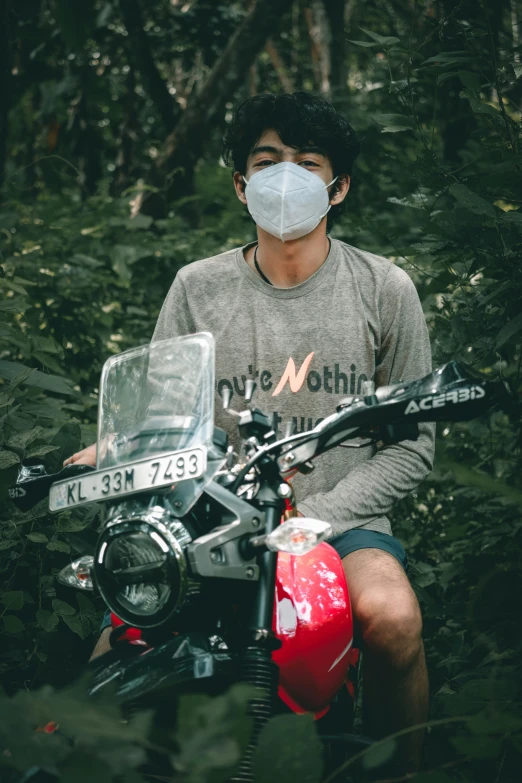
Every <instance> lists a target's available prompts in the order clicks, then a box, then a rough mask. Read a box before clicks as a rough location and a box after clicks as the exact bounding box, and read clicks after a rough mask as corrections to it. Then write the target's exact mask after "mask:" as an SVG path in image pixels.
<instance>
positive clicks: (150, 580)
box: [94, 515, 190, 628]
mask: <svg viewBox="0 0 522 783" xmlns="http://www.w3.org/2000/svg"><path fill="white" fill-rule="evenodd" d="M188 541H190V536H189V535H188V533H187V531H186V530H185V528H184V527H183V525H182V524H181V523H180V522H179V521H177V520H175V521H172V524H169V522H168V521H167V522H165V521H163V520H162V519H161V518H159V519H158V518H157V517H155V516H153V515H145V516H143V517H141V518H133V519H119V520H114V521H113V522H111V524H110V525H108V526H107V527H106V528H105V530H104V531H103V532H102V534H101V536H100V539H99V541H98V545H97V548H96V555H95V559H94V574H95V579H96V584H97V586H98V589H99V591H100V593H101V595H102V597H103V599H104V600H105V602H106V604H107V605H108V606H109V608H110V609H111V610H112V611H113V612H114V614H115V615H117V617H119V618H120V619H121V620H123V621H124V622H125V623H128V624H129V625H133V626H135V627H136V628H155V627H157V626H159V625H163V624H164V623H166V622H167V621H168V620H169V619H170V618H171V617H172V615H173V614H174V612H175V611H176V610H177V609H178V608H179V607H180V606H181V604H182V603H183V599H184V597H185V593H186V589H187V582H188V578H187V564H186V560H185V556H184V554H183V550H182V545H183V544H185V543H188Z"/></svg>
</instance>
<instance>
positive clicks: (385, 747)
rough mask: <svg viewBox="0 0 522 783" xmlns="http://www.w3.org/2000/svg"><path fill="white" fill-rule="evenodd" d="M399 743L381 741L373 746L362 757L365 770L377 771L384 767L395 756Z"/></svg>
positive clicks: (386, 740)
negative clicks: (378, 768) (376, 769)
mask: <svg viewBox="0 0 522 783" xmlns="http://www.w3.org/2000/svg"><path fill="white" fill-rule="evenodd" d="M396 747H397V743H396V741H395V740H388V739H385V740H380V741H379V742H376V743H375V744H374V745H371V746H370V747H369V749H368V750H367V751H366V753H365V754H364V756H363V757H362V764H363V767H364V768H365V769H375V768H376V767H382V765H383V764H386V763H387V762H388V761H390V759H392V758H393V756H394V754H395V749H396Z"/></svg>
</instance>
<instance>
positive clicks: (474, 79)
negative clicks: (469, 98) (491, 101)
mask: <svg viewBox="0 0 522 783" xmlns="http://www.w3.org/2000/svg"><path fill="white" fill-rule="evenodd" d="M457 75H458V77H459V79H460V81H461V82H462V84H463V85H464V87H466V89H468V90H469V91H470V92H472V93H474V95H478V94H479V92H480V76H479V75H478V74H477V73H473V72H472V71H457Z"/></svg>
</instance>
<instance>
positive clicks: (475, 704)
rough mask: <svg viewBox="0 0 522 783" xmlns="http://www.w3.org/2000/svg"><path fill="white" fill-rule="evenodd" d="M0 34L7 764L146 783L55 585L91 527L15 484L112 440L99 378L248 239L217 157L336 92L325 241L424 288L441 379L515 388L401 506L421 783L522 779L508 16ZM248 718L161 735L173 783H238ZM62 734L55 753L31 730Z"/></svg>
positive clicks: (160, 13)
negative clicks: (340, 125) (340, 194)
mask: <svg viewBox="0 0 522 783" xmlns="http://www.w3.org/2000/svg"><path fill="white" fill-rule="evenodd" d="M517 14H518V15H517ZM0 17H1V18H0V29H1V32H0V37H1V41H0V43H1V46H0V50H1V54H0V68H1V75H0V84H1V85H2V92H3V94H4V98H5V99H4V100H3V101H2V102H1V106H0V181H2V182H3V188H2V198H1V204H0V237H1V242H2V246H1V257H0V313H1V319H0V497H1V511H0V519H1V526H0V572H1V577H0V579H1V584H0V589H1V591H2V592H1V593H0V616H1V620H0V638H1V648H2V654H1V656H0V673H1V676H2V681H3V683H4V687H5V691H6V695H5V696H3V697H2V698H1V699H0V724H1V727H0V737H1V745H2V747H3V748H8V749H9V752H8V753H4V754H3V755H2V756H0V765H4V768H5V774H6V775H12V778H8V779H9V780H10V779H12V780H16V779H17V777H16V774H17V772H16V771H23V770H25V769H27V767H28V766H31V765H32V764H36V765H40V766H45V765H46V764H47V765H48V766H49V768H56V769H59V770H60V774H61V776H62V779H63V780H69V779H72V778H73V777H74V779H75V781H82V780H83V779H84V777H85V772H84V770H85V760H86V758H87V757H88V758H89V764H90V765H91V766H90V774H89V780H90V779H91V776H92V774H94V772H95V773H96V774H97V775H98V777H99V779H100V780H102V781H104V780H107V781H112V780H113V779H114V778H115V776H116V774H117V773H118V772H121V769H122V766H121V765H122V764H125V770H126V775H128V777H129V779H130V780H136V781H137V780H139V779H140V777H139V772H138V770H139V768H140V766H141V765H142V763H143V759H144V757H145V754H146V752H148V751H149V750H150V749H151V743H152V740H151V735H152V734H153V731H152V729H153V727H154V718H153V716H152V715H149V714H141V715H138V716H136V719H135V722H131V723H129V724H126V725H125V726H123V725H122V724H121V720H120V714H119V712H118V710H117V709H116V708H115V707H112V706H110V705H106V704H93V705H91V706H90V707H89V709H88V710H87V708H86V706H85V704H84V703H83V700H82V698H81V693H82V690H81V688H82V685H81V681H80V684H72V683H73V682H74V681H75V679H76V678H77V677H78V676H79V675H80V674H81V672H82V671H83V669H84V667H85V664H86V661H87V658H88V656H89V652H90V650H91V649H92V646H93V644H94V642H95V639H96V636H97V629H98V627H99V622H100V619H101V614H102V606H101V604H100V603H99V602H98V600H97V599H92V600H91V599H90V598H87V597H85V596H84V595H80V594H78V595H77V594H75V593H73V592H72V591H67V590H66V589H65V588H63V587H61V586H60V585H59V584H58V583H57V581H56V578H55V577H56V573H57V572H58V571H59V570H60V569H61V568H62V567H63V566H64V565H65V564H66V563H67V562H69V560H70V559H71V557H73V556H74V555H75V553H77V552H83V551H85V548H86V547H88V546H90V545H92V543H93V541H94V540H95V537H96V509H95V508H94V509H90V508H88V509H87V510H82V511H74V512H66V513H62V514H60V515H58V516H51V515H50V514H49V513H48V511H47V509H46V504H45V502H43V503H41V504H39V505H38V506H37V507H35V508H34V509H33V510H32V511H31V512H28V513H25V514H22V513H20V512H18V511H17V510H16V509H15V508H14V506H13V505H12V503H11V502H10V501H9V498H8V487H9V485H10V484H11V483H12V482H13V480H14V478H15V477H16V474H17V471H18V469H19V466H20V464H21V463H22V462H23V463H24V464H31V461H42V460H43V461H44V462H45V464H46V466H47V468H48V470H55V469H57V468H58V466H60V465H61V463H62V461H63V459H65V458H66V457H68V456H70V455H71V454H72V453H73V452H74V451H76V450H77V449H78V448H79V447H80V446H82V445H88V444H89V443H91V442H93V440H94V438H95V423H96V413H97V394H98V382H99V375H100V371H101V367H102V365H103V362H104V361H105V360H106V359H107V358H108V357H109V356H111V355H113V354H115V353H118V352H119V351H122V350H125V349H126V348H130V347H134V346H136V345H139V344H143V343H144V342H147V341H148V340H149V339H150V337H151V335H152V332H153V328H154V324H155V321H156V318H157V315H158V313H159V309H160V307H161V304H162V302H163V299H164V297H165V295H166V293H167V290H168V288H169V286H170V283H171V282H172V279H173V278H174V276H175V274H176V272H177V270H178V269H179V268H181V267H182V266H183V265H185V264H187V263H189V262H191V261H193V260H196V259H199V258H205V257H208V256H211V255H215V254H217V253H219V252H222V251H224V250H226V249H228V248H231V247H235V246H238V245H240V244H244V243H245V242H246V241H249V240H250V239H252V237H253V235H254V226H253V224H252V222H251V220H250V218H249V216H248V214H246V213H245V212H244V211H243V208H242V207H241V205H240V204H239V202H238V201H237V199H236V197H235V194H234V192H233V188H232V183H231V173H230V171H228V170H227V169H226V168H225V167H224V166H223V165H222V163H221V162H220V139H221V136H222V133H223V130H224V128H225V127H226V124H227V123H228V122H229V121H230V119H231V111H232V109H233V106H234V105H235V104H236V103H237V102H238V101H239V100H241V99H242V98H244V97H246V96H247V95H249V94H252V93H254V92H257V91H261V90H271V91H277V92H279V91H287V90H293V89H296V88H305V89H309V90H312V91H314V92H318V93H321V94H323V95H326V96H327V97H329V98H330V99H331V100H332V102H333V103H334V105H335V106H336V107H337V108H338V109H339V110H340V111H342V112H344V113H345V114H346V116H347V117H348V119H349V121H350V123H351V124H352V125H353V126H354V128H355V129H356V130H357V132H358V134H359V136H360V138H361V143H362V154H361V157H360V160H359V161H358V164H357V171H356V181H355V183H354V185H355V186H354V187H353V188H352V192H351V193H350V194H349V197H348V199H347V208H346V212H345V214H344V216H343V217H342V218H341V219H340V221H339V222H338V223H337V224H336V226H335V227H334V229H333V232H332V234H333V236H335V237H337V238H339V239H341V240H343V241H346V242H348V243H350V244H353V245H356V246H357V247H360V248H363V249H365V250H370V251H372V252H374V253H378V254H381V255H384V256H386V257H388V258H390V259H392V260H393V261H394V262H395V263H397V264H399V265H400V266H401V267H403V268H404V269H405V270H406V271H407V272H408V273H409V274H410V275H411V277H412V278H413V280H414V281H415V283H416V285H417V288H418V291H419V294H420V296H421V300H422V302H423V306H424V309H425V314H426V318H427V321H428V324H429V327H430V333H431V338H432V346H433V352H434V361H435V364H442V363H443V362H445V361H448V360H449V359H452V358H455V359H458V360H460V361H462V362H464V363H466V364H467V365H469V366H470V367H471V368H472V369H473V370H474V371H476V372H477V373H478V374H479V375H480V376H481V377H484V378H498V377H500V378H503V379H505V380H506V381H508V383H509V384H510V387H511V389H512V391H513V396H512V400H511V403H510V405H509V406H508V407H507V409H506V410H505V411H496V412H494V413H492V414H491V415H490V416H487V417H483V418H481V419H479V420H475V421H472V422H468V423H461V424H451V425H448V426H445V427H444V426H442V427H440V430H439V433H438V445H437V460H436V466H435V470H434V472H433V474H432V475H431V476H430V477H429V479H427V480H426V481H425V482H424V483H423V484H422V485H421V486H420V487H419V488H418V490H417V491H416V492H415V493H413V495H411V496H410V497H409V498H407V499H405V500H404V501H402V502H401V503H400V504H399V505H398V506H397V508H396V510H395V512H394V520H393V525H394V532H395V534H396V535H397V536H398V537H399V538H400V539H401V540H402V541H403V543H404V545H405V547H406V550H407V552H408V555H409V559H410V563H411V566H412V580H413V584H414V587H415V590H416V592H417V595H418V597H419V600H420V602H421V606H422V609H423V616H424V629H425V630H424V637H425V646H426V651H427V656H428V667H429V672H430V683H431V693H432V699H431V718H430V720H431V721H432V723H433V726H432V728H431V731H430V734H429V736H428V740H427V751H426V766H427V769H428V770H430V771H428V772H423V773H422V774H420V775H419V776H418V777H417V778H416V779H417V780H419V781H424V782H425V783H445V782H446V781H452V780H455V781H457V780H458V781H466V782H467V781H469V783H472V781H473V783H475V781H477V782H479V783H482V781H493V780H495V781H503V782H504V783H506V782H507V781H518V780H519V779H520V774H519V769H520V763H521V761H522V758H521V754H522V671H521V664H520V661H521V652H522V635H521V630H520V628H521V624H520V606H521V605H522V515H521V501H522V482H521V480H520V476H521V470H520V469H521V420H522V417H521V413H522V406H521V402H520V394H521V390H522V378H521V367H522V346H521V339H522V309H521V306H520V303H521V302H522V264H521V250H522V134H521V108H522V51H521V48H520V35H521V32H520V24H521V22H522V12H521V10H520V8H519V7H517V3H516V0H499V1H498V2H496V3H493V2H491V0H480V2H471V0H463V1H462V2H451V1H450V0H433V1H431V0H409V1H408V2H405V3H399V2H394V1H392V2H388V1H386V2H385V0H371V2H362V0H324V2H323V1H322V0H294V2H293V3H291V2H286V3H282V2H278V3H275V2H273V0H257V2H256V3H249V2H246V1H245V2H243V1H240V0H238V1H237V2H230V3H216V2H211V0H186V2H183V1H182V0H180V1H179V2H178V1H177V0H170V2H166V0H152V1H151V2H149V3H147V4H145V3H144V2H140V0H119V2H117V1H116V0H84V2H82V3H81V4H75V3H70V2H68V0H38V1H37V2H33V0H19V1H17V2H16V3H14V2H10V0H2V1H1V2H0ZM64 688H65V690H63V689H64ZM245 703H246V702H245V695H244V693H240V692H239V691H235V692H233V693H231V694H229V695H228V696H225V697H223V698H222V700H221V701H219V700H217V701H215V702H212V704H211V703H210V702H208V703H205V704H204V705H203V706H202V703H200V702H197V700H196V701H193V702H187V703H186V704H185V707H184V709H186V711H187V715H193V717H192V718H189V717H187V721H188V723H189V725H193V726H194V727H197V730H195V731H194V733H193V734H192V735H190V737H189V736H184V737H182V738H180V737H178V736H176V737H174V738H173V737H169V738H167V740H165V748H164V752H169V753H174V755H175V754H176V753H178V754H181V755H183V753H184V754H185V756H183V760H182V761H180V759H179V758H178V759H177V761H174V762H173V767H174V768H175V769H177V773H176V775H175V777H174V779H176V780H178V779H180V780H181V779H183V780H191V781H192V780H193V781H197V780H209V779H212V780H221V779H222V780H225V779H226V778H227V776H228V775H229V774H230V767H231V766H233V764H234V763H235V760H236V758H237V757H238V754H239V752H240V748H241V747H242V744H241V743H242V742H243V740H242V739H241V736H242V735H241V731H240V728H241V726H240V724H241V721H239V722H238V721H237V719H235V718H234V715H235V716H236V718H237V715H242V714H243V713H242V712H241V710H242V709H243V707H241V704H243V705H244V704H245ZM205 715H206V716H207V718H204V717H202V716H205ZM209 715H210V716H214V718H213V720H211V719H210V718H208V716H209ZM8 716H9V720H7V717H8ZM53 716H54V717H53ZM57 716H61V717H60V718H59V722H60V724H61V726H62V728H63V733H61V734H59V735H54V734H53V735H48V734H47V733H46V732H39V733H38V732H36V733H35V732H34V728H35V726H44V725H46V724H47V723H48V722H49V721H52V720H54V721H56V720H58V717H57ZM191 720H192V721H193V723H190V721H191ZM305 723H306V722H305ZM305 723H301V724H299V727H298V728H293V724H292V726H290V725H285V727H284V732H283V731H282V729H281V730H280V731H279V732H274V733H273V735H272V736H271V737H269V738H268V739H266V742H267V743H268V745H269V746H270V747H272V750H271V751H270V753H271V757H272V758H273V757H274V755H277V753H281V754H284V753H285V752H288V748H287V747H286V745H284V744H283V745H282V746H281V747H280V748H279V749H278V750H277V751H276V754H274V752H273V745H270V743H273V742H276V736H275V735H276V734H277V736H279V737H281V736H282V734H284V733H285V732H286V734H285V736H292V737H293V736H295V737H296V740H295V744H296V747H298V748H300V749H301V750H302V751H303V748H304V747H307V748H308V751H307V752H309V753H312V752H313V748H314V747H315V746H314V745H313V743H312V740H311V737H312V736H313V731H312V727H311V725H309V724H308V723H306V725H305ZM216 724H219V727H218V728H216ZM243 725H244V722H243ZM205 732H206V733H205ZM291 732H296V733H295V735H294V734H291ZM300 732H301V733H300ZM102 735H103V736H104V741H103V742H101V741H100V738H101V737H102ZM64 736H65V739H64ZM71 738H72V739H74V741H72V739H71ZM198 743H199V745H198ZM171 745H172V747H176V748H178V750H176V751H175V752H174V751H173V750H172V749H171ZM380 747H381V751H382V746H380ZM180 748H181V750H180ZM202 748H205V752H204V753H203V752H202ZM310 748H312V750H311V751H310ZM28 749H30V751H29V750H28ZM131 749H132V752H131ZM165 749H166V750H165ZM372 752H373V760H372V757H371V755H370V756H368V758H367V759H366V761H367V766H368V767H371V766H372V765H373V766H375V767H378V765H379V764H380V763H381V761H382V760H383V759H385V757H386V747H385V748H384V752H380V751H379V748H376V749H374V750H373V751H372ZM303 753H304V751H303ZM379 753H380V755H379ZM227 754H228V755H227ZM285 758H286V757H285ZM306 758H307V761H306V764H305V765H304V767H296V768H295V769H296V774H297V770H298V769H299V770H300V771H299V774H300V776H301V779H302V780H310V783H314V781H315V780H318V776H319V771H318V769H319V768H318V766H317V764H315V765H314V763H313V762H312V761H311V760H309V759H308V757H306ZM110 759H112V760H111V761H110ZM114 759H117V761H114ZM288 763H289V764H290V766H291V765H292V764H294V763H295V764H299V759H297V760H295V759H294V760H292V759H290V760H289V761H288ZM198 764H199V766H198ZM262 769H265V771H264V773H263V772H260V773H259V774H260V776H261V777H260V779H264V777H262V776H263V775H264V776H265V777H268V774H269V773H268V771H267V770H266V768H263V763H262V761H261V762H260V770H262ZM277 774H279V775H280V777H281V780H283V779H286V778H285V777H284V774H285V773H284V770H283V769H281V770H280V771H279V773H277ZM277 774H276V773H274V774H273V775H272V776H271V780H272V781H273V780H274V776H275V777H277ZM2 779H4V778H3V776H2ZM85 780H87V778H86V777H85Z"/></svg>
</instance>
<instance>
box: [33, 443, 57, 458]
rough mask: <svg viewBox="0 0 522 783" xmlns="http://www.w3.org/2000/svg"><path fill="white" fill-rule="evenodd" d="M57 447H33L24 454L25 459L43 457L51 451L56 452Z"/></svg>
mask: <svg viewBox="0 0 522 783" xmlns="http://www.w3.org/2000/svg"><path fill="white" fill-rule="evenodd" d="M57 448H58V446H35V447H34V449H29V451H27V452H26V454H25V459H29V458H30V457H44V456H45V455H46V454H50V453H51V451H56V449H57Z"/></svg>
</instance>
